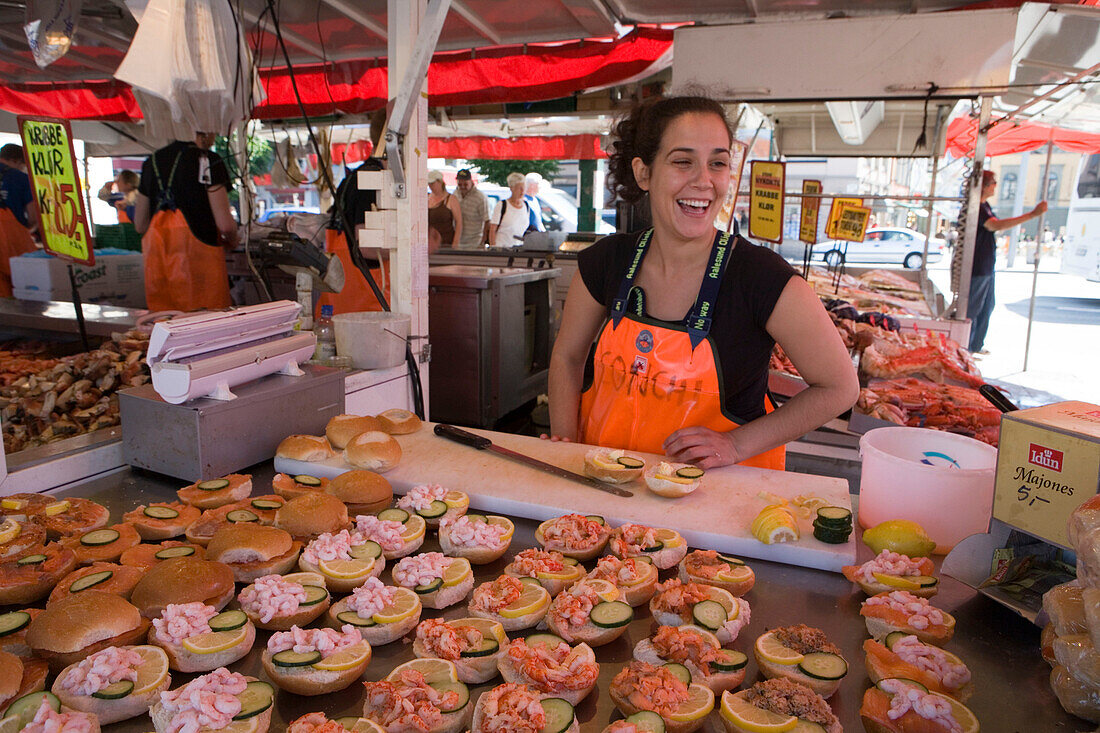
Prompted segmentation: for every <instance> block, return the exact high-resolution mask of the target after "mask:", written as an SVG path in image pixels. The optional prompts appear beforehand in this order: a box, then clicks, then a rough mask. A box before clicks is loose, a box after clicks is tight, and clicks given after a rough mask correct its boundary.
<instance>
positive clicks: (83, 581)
mask: <svg viewBox="0 0 1100 733" xmlns="http://www.w3.org/2000/svg"><path fill="white" fill-rule="evenodd" d="M114 574H115V571H113V570H100V571H99V572H98V573H92V574H91V575H85V576H84V577H83V578H77V579H76V580H74V581H73V584H72V585H70V586H69V592H70V593H79V592H80V591H82V590H88V589H89V588H91V587H92V586H93V585H99V584H100V583H102V582H103V581H105V580H107V579H108V578H110V577H111V576H112V575H114Z"/></svg>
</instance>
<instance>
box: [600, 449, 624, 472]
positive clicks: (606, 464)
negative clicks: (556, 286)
mask: <svg viewBox="0 0 1100 733" xmlns="http://www.w3.org/2000/svg"><path fill="white" fill-rule="evenodd" d="M592 463H593V464H595V465H597V466H599V467H600V468H607V469H610V470H612V471H615V470H619V471H621V470H622V469H624V468H626V466H623V465H622V464H621V463H619V462H618V460H609V459H608V457H607V456H606V455H601V454H599V453H597V454H596V455H594V456H592Z"/></svg>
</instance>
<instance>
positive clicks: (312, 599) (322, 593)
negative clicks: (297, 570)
mask: <svg viewBox="0 0 1100 733" xmlns="http://www.w3.org/2000/svg"><path fill="white" fill-rule="evenodd" d="M302 587H303V588H305V589H306V599H305V600H304V601H299V602H298V605H299V606H316V605H317V604H318V603H320V602H321V601H323V600H325V599H326V598H328V591H327V590H325V589H324V588H322V587H321V586H319V585H303V586H302Z"/></svg>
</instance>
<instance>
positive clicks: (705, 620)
mask: <svg viewBox="0 0 1100 733" xmlns="http://www.w3.org/2000/svg"><path fill="white" fill-rule="evenodd" d="M691 618H692V620H693V621H695V623H697V624H699V625H700V626H702V627H703V628H704V629H707V630H708V631H717V630H718V629H720V628H722V624H724V623H726V619H727V618H728V617H727V615H726V607H725V606H723V605H722V604H721V603H719V602H718V601H710V600H707V601H699V602H698V603H696V604H695V605H694V606H692V607H691Z"/></svg>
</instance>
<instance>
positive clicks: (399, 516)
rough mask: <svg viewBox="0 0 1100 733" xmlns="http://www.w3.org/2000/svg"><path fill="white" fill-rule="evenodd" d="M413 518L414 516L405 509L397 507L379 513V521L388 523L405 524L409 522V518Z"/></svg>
mask: <svg viewBox="0 0 1100 733" xmlns="http://www.w3.org/2000/svg"><path fill="white" fill-rule="evenodd" d="M411 516H412V515H411V514H409V513H408V512H407V511H405V510H404V509H398V508H396V507H391V508H389V509H383V510H382V511H380V512H378V518H379V519H383V520H387V521H390V522H401V524H404V523H405V522H407V521H409V518H410V517H411Z"/></svg>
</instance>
